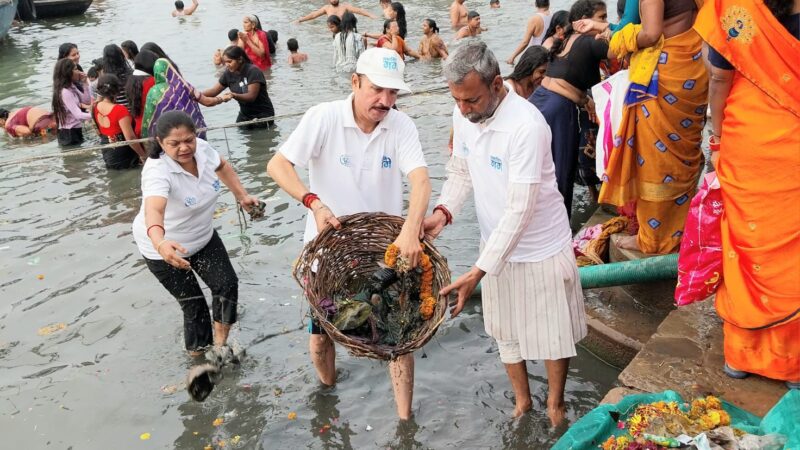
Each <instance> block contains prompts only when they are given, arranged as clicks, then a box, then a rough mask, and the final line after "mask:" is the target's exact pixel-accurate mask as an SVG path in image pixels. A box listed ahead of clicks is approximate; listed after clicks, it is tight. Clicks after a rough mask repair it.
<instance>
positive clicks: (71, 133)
mask: <svg viewBox="0 0 800 450" xmlns="http://www.w3.org/2000/svg"><path fill="white" fill-rule="evenodd" d="M57 136H58V145H60V146H62V147H67V146H70V145H77V144H80V143H82V142H83V128H82V127H77V128H59V129H58V135H57Z"/></svg>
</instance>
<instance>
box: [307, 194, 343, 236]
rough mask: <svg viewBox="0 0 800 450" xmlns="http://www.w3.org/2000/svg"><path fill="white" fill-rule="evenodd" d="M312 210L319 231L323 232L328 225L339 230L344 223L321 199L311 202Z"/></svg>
mask: <svg viewBox="0 0 800 450" xmlns="http://www.w3.org/2000/svg"><path fill="white" fill-rule="evenodd" d="M311 211H312V212H313V213H314V222H316V223H317V233H321V232H322V230H324V229H325V228H327V227H328V226H332V227H333V228H335V229H337V230H338V229H339V228H341V227H342V224H341V223H339V220H338V219H337V218H336V216H335V215H333V211H331V210H330V208H328V206H327V205H325V204H324V203H322V202H321V201H319V200H315V201H314V203H312V204H311Z"/></svg>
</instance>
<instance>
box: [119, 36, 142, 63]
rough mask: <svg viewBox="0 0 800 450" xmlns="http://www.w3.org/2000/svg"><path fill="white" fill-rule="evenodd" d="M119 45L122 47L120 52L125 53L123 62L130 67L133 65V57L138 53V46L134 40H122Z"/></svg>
mask: <svg viewBox="0 0 800 450" xmlns="http://www.w3.org/2000/svg"><path fill="white" fill-rule="evenodd" d="M119 47H120V48H121V49H122V54H124V55H125V62H126V63H128V66H130V68H131V69H133V66H134V62H133V60H134V58H136V55H138V54H139V46H137V45H136V42H133V41H131V40H127V41H123V42H122V44H119Z"/></svg>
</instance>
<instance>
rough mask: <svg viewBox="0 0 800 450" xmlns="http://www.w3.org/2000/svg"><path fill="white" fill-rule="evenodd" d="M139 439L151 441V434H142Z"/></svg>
mask: <svg viewBox="0 0 800 450" xmlns="http://www.w3.org/2000/svg"><path fill="white" fill-rule="evenodd" d="M139 439H141V440H143V441H146V440H148V439H150V433H142V434H140V435H139Z"/></svg>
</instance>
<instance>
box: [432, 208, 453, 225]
mask: <svg viewBox="0 0 800 450" xmlns="http://www.w3.org/2000/svg"><path fill="white" fill-rule="evenodd" d="M433 211H434V212H436V211H441V212H442V214H444V224H445V225H451V224H452V223H453V215H452V214H451V213H450V210H449V209H447V207H446V206H444V205H436V207H435V208H433Z"/></svg>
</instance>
